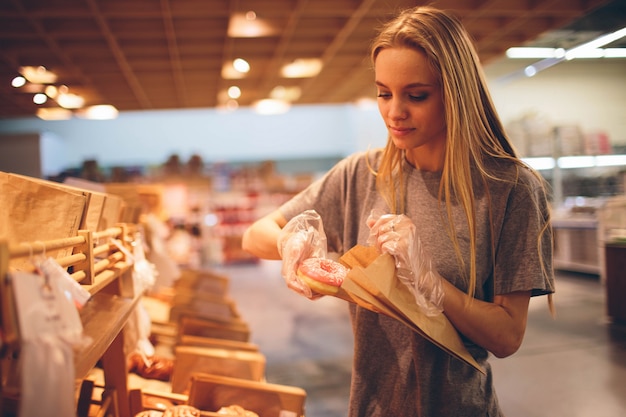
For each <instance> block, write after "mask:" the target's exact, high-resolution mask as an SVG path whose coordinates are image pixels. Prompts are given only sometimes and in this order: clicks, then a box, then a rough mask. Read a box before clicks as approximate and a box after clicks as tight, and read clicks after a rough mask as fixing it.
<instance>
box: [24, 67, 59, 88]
mask: <svg viewBox="0 0 626 417" xmlns="http://www.w3.org/2000/svg"><path fill="white" fill-rule="evenodd" d="M20 74H22V75H23V76H24V78H26V79H27V80H28V81H29V82H31V83H33V84H53V83H55V82H56V80H57V75H56V74H55V73H53V72H52V71H48V70H47V69H46V67H44V66H41V65H40V66H38V67H30V66H26V67H20Z"/></svg>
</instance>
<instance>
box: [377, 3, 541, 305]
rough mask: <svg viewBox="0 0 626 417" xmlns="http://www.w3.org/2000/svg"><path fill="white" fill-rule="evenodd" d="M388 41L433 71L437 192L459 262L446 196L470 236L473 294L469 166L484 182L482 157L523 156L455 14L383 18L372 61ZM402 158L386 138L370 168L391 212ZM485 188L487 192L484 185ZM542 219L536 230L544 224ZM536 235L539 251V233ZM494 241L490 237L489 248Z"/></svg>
mask: <svg viewBox="0 0 626 417" xmlns="http://www.w3.org/2000/svg"><path fill="white" fill-rule="evenodd" d="M392 47H409V48H413V49H416V50H420V51H423V52H424V53H425V54H426V56H427V58H428V61H429V63H430V65H431V66H432V69H433V71H434V73H436V74H439V82H440V84H441V90H442V95H443V102H444V106H445V121H446V127H447V138H446V151H445V156H444V165H443V172H442V178H441V184H440V189H439V198H440V201H445V205H446V211H447V214H448V215H447V218H448V219H450V222H451V223H450V228H449V234H450V237H451V239H452V242H453V244H454V249H455V252H456V254H457V257H458V258H459V260H460V262H461V266H464V264H465V262H464V260H463V258H462V257H461V250H460V245H459V242H458V240H457V236H456V233H455V230H456V227H455V225H454V222H453V220H452V219H453V216H452V215H451V214H452V213H451V212H452V202H453V201H456V202H458V203H459V204H460V206H461V207H462V208H463V211H464V213H465V218H466V220H467V225H468V230H469V239H470V265H469V267H470V268H469V277H466V279H468V294H469V295H473V294H474V292H475V289H476V217H475V208H474V207H475V202H474V190H473V184H472V170H473V169H475V170H476V171H477V172H478V173H479V175H480V178H481V179H482V181H483V182H484V183H486V182H487V180H488V179H496V180H497V179H498V178H495V177H494V174H493V173H490V172H489V170H488V169H487V168H486V166H485V159H486V158H489V157H491V158H499V159H506V160H510V161H512V162H513V163H515V164H518V165H519V166H522V165H523V162H522V161H521V160H520V159H519V158H518V157H517V154H516V152H515V150H514V147H513V146H512V144H511V142H510V141H509V139H508V137H507V135H506V133H505V131H504V128H503V126H502V123H501V121H500V119H499V117H498V114H497V112H496V109H495V106H494V104H493V101H492V99H491V96H490V93H489V91H488V89H487V83H486V81H485V76H484V74H483V71H482V68H481V65H480V61H479V58H478V54H477V53H476V51H475V49H474V46H473V43H472V40H471V38H470V36H469V34H468V33H467V31H466V30H465V28H464V27H463V26H462V24H461V22H460V21H459V20H458V19H457V18H456V17H454V16H452V15H450V14H448V13H446V12H445V11H442V10H439V9H436V8H433V7H429V6H422V7H416V8H412V9H408V10H405V11H403V12H401V13H400V14H399V15H398V16H397V17H396V18H395V19H393V20H391V21H390V22H388V23H386V24H385V25H384V26H383V27H382V28H381V30H380V32H379V34H378V36H377V37H376V38H375V39H374V41H373V43H372V47H371V59H372V62H375V61H376V58H377V56H378V54H379V52H380V51H381V50H383V49H385V48H392ZM403 159H404V152H403V151H402V150H401V149H398V148H396V147H395V145H394V143H393V141H392V140H388V141H387V145H386V147H385V149H384V151H383V157H382V160H381V163H380V165H379V167H378V169H377V172H376V175H377V178H376V182H377V186H378V189H379V191H380V192H381V194H382V195H383V197H384V198H385V200H386V202H387V203H388V204H389V206H390V207H391V209H392V210H393V211H395V212H396V213H403V212H404V209H405V208H404V204H405V195H404V192H405V191H404V190H405V188H404V187H403V183H404V179H403V175H402V169H401V166H402V162H403ZM535 175H536V176H537V177H538V178H541V177H540V176H539V175H538V174H537V173H535ZM485 190H486V192H487V193H488V192H489V190H488V188H487V187H485ZM487 196H489V194H487ZM548 223H549V222H546V226H545V227H544V230H542V233H541V234H543V233H544V232H545V231H546V230H547V229H548V227H549V226H548ZM492 236H493V234H492ZM537 241H538V244H539V251H540V256H542V255H541V241H542V238H541V235H540V236H538V237H537ZM494 245H495V243H494V242H493V237H492V248H493V246H494ZM494 252H495V251H492V253H494ZM542 265H543V262H542ZM463 269H465V268H463ZM544 272H546V271H544Z"/></svg>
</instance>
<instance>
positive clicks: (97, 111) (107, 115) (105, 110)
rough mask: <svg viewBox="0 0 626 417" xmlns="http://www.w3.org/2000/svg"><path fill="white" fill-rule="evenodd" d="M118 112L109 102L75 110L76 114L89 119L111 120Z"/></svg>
mask: <svg viewBox="0 0 626 417" xmlns="http://www.w3.org/2000/svg"><path fill="white" fill-rule="evenodd" d="M118 114H119V112H118V110H117V109H116V108H115V106H112V105H110V104H97V105H94V106H89V107H87V108H85V109H83V110H81V111H78V112H76V116H78V117H80V118H82V119H89V120H112V119H115V118H116V117H117V115H118Z"/></svg>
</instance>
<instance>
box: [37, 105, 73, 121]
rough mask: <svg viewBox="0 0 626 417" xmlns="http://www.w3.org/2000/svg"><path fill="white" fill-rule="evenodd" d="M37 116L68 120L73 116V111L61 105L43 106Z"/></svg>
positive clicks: (45, 118) (44, 118)
mask: <svg viewBox="0 0 626 417" xmlns="http://www.w3.org/2000/svg"><path fill="white" fill-rule="evenodd" d="M37 117H39V118H40V119H42V120H68V119H71V118H72V112H71V111H70V110H67V109H62V108H60V107H42V108H39V109H37Z"/></svg>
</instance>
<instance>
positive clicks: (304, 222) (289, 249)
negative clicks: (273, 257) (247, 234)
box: [277, 210, 327, 299]
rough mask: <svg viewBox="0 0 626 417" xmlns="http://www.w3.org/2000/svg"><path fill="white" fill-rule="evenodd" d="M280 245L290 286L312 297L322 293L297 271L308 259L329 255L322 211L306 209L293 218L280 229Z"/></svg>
mask: <svg viewBox="0 0 626 417" xmlns="http://www.w3.org/2000/svg"><path fill="white" fill-rule="evenodd" d="M277 246H278V253H279V254H280V256H281V258H282V260H283V265H282V268H281V274H282V276H283V278H284V279H285V282H286V283H287V287H289V288H290V289H292V290H293V291H295V292H297V293H298V294H301V295H303V296H305V297H307V298H309V299H316V298H319V297H321V295H320V294H317V293H314V292H313V291H311V289H310V288H309V287H308V286H307V285H306V284H304V283H303V282H302V280H301V279H300V278H298V273H297V271H298V267H299V266H300V263H301V262H302V261H304V260H305V259H308V258H315V257H318V258H324V257H326V250H327V249H326V234H325V233H324V228H323V224H322V218H321V217H320V216H319V214H318V213H317V212H315V211H314V210H307V211H305V212H303V213H301V214H299V215H297V216H295V217H294V218H292V219H291V220H290V221H289V222H287V224H286V225H285V227H283V228H282V230H281V231H280V233H279V235H278V242H277Z"/></svg>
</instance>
